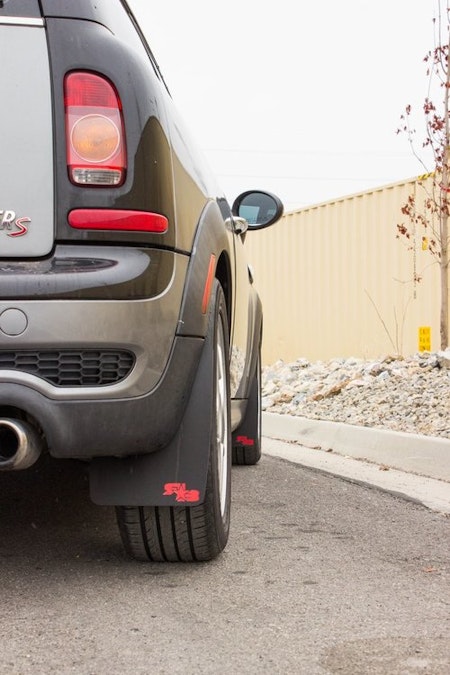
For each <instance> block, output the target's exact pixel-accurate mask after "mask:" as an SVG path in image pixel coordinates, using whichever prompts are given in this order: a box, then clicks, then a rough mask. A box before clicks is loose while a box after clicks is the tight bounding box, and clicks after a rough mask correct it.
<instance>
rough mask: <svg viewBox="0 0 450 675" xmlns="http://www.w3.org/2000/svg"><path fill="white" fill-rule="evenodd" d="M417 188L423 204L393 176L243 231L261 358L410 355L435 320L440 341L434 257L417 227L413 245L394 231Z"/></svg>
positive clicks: (436, 345) (433, 334) (410, 187)
mask: <svg viewBox="0 0 450 675" xmlns="http://www.w3.org/2000/svg"><path fill="white" fill-rule="evenodd" d="M414 189H416V190H418V191H422V193H423V197H422V194H419V192H418V193H417V194H418V202H420V201H421V200H422V203H423V199H424V197H425V193H424V192H423V188H421V187H420V186H417V184H416V183H415V182H414V181H408V182H404V183H396V184H393V185H389V186H386V187H383V188H380V189H377V190H373V191H368V192H364V193H360V194H356V195H352V196H350V197H347V198H344V199H339V200H336V201H333V202H327V203H324V204H319V205H316V206H312V207H309V208H305V209H302V210H299V211H296V212H292V213H287V214H286V215H285V216H284V217H283V219H282V220H281V221H280V222H279V223H277V224H276V225H274V226H272V227H270V228H268V229H267V230H261V231H258V232H252V233H249V234H248V235H247V239H246V248H247V252H248V258H249V261H250V264H251V266H252V268H253V270H254V275H255V284H256V286H257V288H258V291H259V293H260V295H261V299H262V302H263V306H264V343H263V362H264V363H265V364H268V363H273V362H274V361H276V360H278V359H283V360H284V361H293V360H295V359H297V358H299V357H305V358H308V359H310V360H321V359H324V360H325V359H329V358H333V357H348V356H356V357H362V358H379V357H381V356H384V355H387V354H394V353H398V354H403V355H407V354H412V353H414V352H416V351H417V350H418V329H419V327H420V326H430V327H431V337H432V340H431V348H432V349H433V350H436V349H439V311H440V300H439V295H440V291H439V267H438V264H436V263H435V262H434V259H433V257H432V256H431V254H430V252H429V251H423V250H422V244H421V233H419V232H417V236H416V237H415V241H414V238H413V239H412V240H411V241H410V242H409V244H410V245H413V249H414V250H408V248H407V246H408V243H407V241H406V240H405V238H401V239H397V238H396V234H397V223H400V222H402V220H403V221H405V217H404V216H403V215H402V213H401V206H402V205H403V204H404V203H405V202H406V201H407V199H408V196H409V194H410V193H411V191H412V190H414ZM415 270H416V272H417V274H418V275H420V276H422V281H420V283H415V282H414V271H415ZM383 322H384V323H385V325H386V329H385V328H384V327H383ZM388 334H389V335H388Z"/></svg>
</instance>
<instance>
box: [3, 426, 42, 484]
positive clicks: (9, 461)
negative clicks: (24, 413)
mask: <svg viewBox="0 0 450 675" xmlns="http://www.w3.org/2000/svg"><path fill="white" fill-rule="evenodd" d="M42 445H43V443H42V439H41V437H40V436H39V433H38V431H37V429H35V427H33V426H32V425H31V424H29V423H28V422H24V421H23V420H15V419H8V418H5V417H2V418H0V471H16V470H19V469H28V467H30V466H31V465H32V464H34V463H35V462H36V461H37V459H38V458H39V455H40V454H41V450H42Z"/></svg>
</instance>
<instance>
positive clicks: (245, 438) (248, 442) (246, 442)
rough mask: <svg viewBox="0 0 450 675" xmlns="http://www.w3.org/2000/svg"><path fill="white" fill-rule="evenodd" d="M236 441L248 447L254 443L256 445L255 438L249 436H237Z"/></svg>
mask: <svg viewBox="0 0 450 675" xmlns="http://www.w3.org/2000/svg"><path fill="white" fill-rule="evenodd" d="M236 443H239V444H240V445H244V446H247V447H251V446H252V445H255V441H254V439H253V438H248V436H238V437H237V438H236Z"/></svg>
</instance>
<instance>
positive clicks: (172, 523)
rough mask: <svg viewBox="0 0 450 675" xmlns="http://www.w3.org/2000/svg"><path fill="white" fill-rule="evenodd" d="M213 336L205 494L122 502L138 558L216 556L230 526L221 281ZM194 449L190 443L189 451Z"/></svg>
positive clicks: (128, 541)
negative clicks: (191, 501)
mask: <svg viewBox="0 0 450 675" xmlns="http://www.w3.org/2000/svg"><path fill="white" fill-rule="evenodd" d="M210 306H211V309H210V317H209V328H208V337H210V338H211V339H212V340H213V341H214V342H213V345H214V348H213V360H214V363H213V373H214V378H213V386H212V389H213V391H212V392H211V391H209V392H205V396H213V401H214V406H213V410H214V419H212V420H211V437H210V450H209V464H208V475H207V481H206V491H205V499H204V502H203V503H202V504H199V505H198V506H159V507H156V506H155V507H153V506H118V507H116V517H117V522H118V526H119V531H120V534H121V538H122V542H123V545H124V547H125V550H126V551H127V553H128V554H129V555H130V556H131V557H132V558H135V559H137V560H143V561H154V562H164V561H167V562H192V561H206V560H211V559H212V558H215V557H216V556H217V555H219V553H221V551H223V549H224V548H225V546H226V543H227V541H228V534H229V529H230V503H231V423H230V374H229V338H228V319H227V311H226V303H225V297H224V294H223V291H222V288H221V286H220V284H219V283H218V282H217V281H216V282H215V285H214V288H213V292H212V297H211V303H210ZM188 451H189V449H188V448H186V452H188Z"/></svg>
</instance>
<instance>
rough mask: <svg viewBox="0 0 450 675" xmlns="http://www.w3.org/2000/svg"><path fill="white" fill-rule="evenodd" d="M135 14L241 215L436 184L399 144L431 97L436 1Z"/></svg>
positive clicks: (152, 5)
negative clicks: (249, 193)
mask: <svg viewBox="0 0 450 675" xmlns="http://www.w3.org/2000/svg"><path fill="white" fill-rule="evenodd" d="M129 3H130V5H131V7H132V9H133V11H134V13H135V15H136V17H137V19H138V21H139V22H140V24H141V26H142V28H143V29H144V32H145V34H146V36H147V39H148V41H149V44H150V46H151V48H152V50H153V52H154V54H155V56H156V58H157V60H158V62H159V65H160V67H161V70H162V72H163V74H164V77H165V79H166V81H167V84H168V86H169V89H170V90H171V93H172V96H173V99H174V101H175V103H176V105H177V107H178V109H179V110H180V112H181V113H182V116H183V118H184V119H185V121H186V123H187V126H188V127H189V129H190V130H191V132H192V135H193V136H194V138H196V140H197V142H198V145H199V147H200V148H201V149H202V150H203V152H204V154H205V155H206V157H207V159H208V161H209V164H210V165H211V166H212V168H213V169H214V171H215V173H216V175H217V177H218V179H219V183H220V184H221V185H222V187H223V189H224V191H225V193H226V195H227V197H228V198H229V200H230V201H233V199H234V197H236V196H237V194H238V193H239V192H242V191H244V190H247V189H250V188H261V189H266V190H270V191H272V192H275V193H277V194H278V195H279V196H280V197H281V199H282V200H283V201H284V203H285V207H286V209H287V210H292V209H295V208H298V207H301V206H307V205H310V204H315V203H318V202H321V201H326V200H329V199H332V198H335V197H340V196H344V195H347V194H352V193H355V192H360V191H362V190H365V189H369V188H372V187H377V186H380V185H384V184H387V183H391V182H395V181H398V180H403V179H406V178H410V177H412V176H414V175H417V174H421V173H423V168H422V167H421V166H420V164H419V163H418V162H417V160H416V159H415V158H414V157H413V155H412V153H411V151H410V149H409V146H408V142H407V138H406V136H405V135H400V136H397V135H396V133H395V130H396V129H397V127H398V126H399V118H400V115H401V113H402V112H403V110H404V108H405V106H406V105H407V104H412V105H413V106H414V109H416V110H418V111H419V109H420V107H421V105H422V103H423V99H424V98H425V96H426V95H427V90H428V80H427V77H426V74H425V70H426V68H425V64H424V63H423V57H424V56H425V54H426V52H427V51H428V50H429V49H432V48H433V45H434V28H433V22H432V19H433V17H434V16H435V15H436V8H437V0H340V1H339V2H338V1H337V0H276V1H272V2H268V0H227V2H224V3H221V2H213V1H212V0H172V1H171V0H165V1H164V2H161V1H159V2H155V1H152V0H129ZM422 125H423V116H422V115H421V114H418V115H417V118H416V126H417V129H418V131H419V132H420V133H419V137H420V139H422V136H423V132H422ZM419 145H420V143H419ZM431 168H432V167H431Z"/></svg>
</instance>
